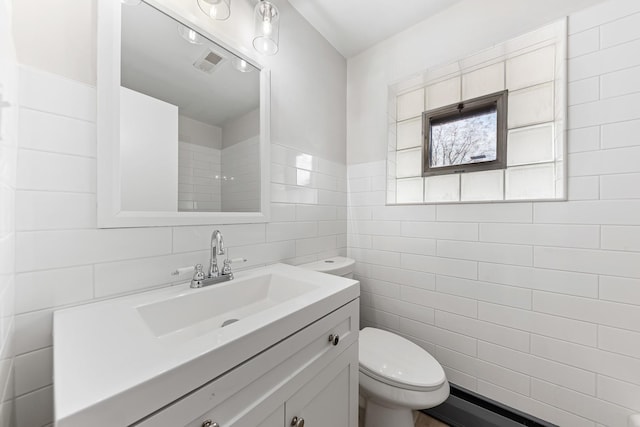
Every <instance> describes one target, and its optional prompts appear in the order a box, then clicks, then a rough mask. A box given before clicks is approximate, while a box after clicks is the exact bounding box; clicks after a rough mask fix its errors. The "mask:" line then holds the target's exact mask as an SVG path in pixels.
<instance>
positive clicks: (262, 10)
mask: <svg viewBox="0 0 640 427" xmlns="http://www.w3.org/2000/svg"><path fill="white" fill-rule="evenodd" d="M254 16H255V18H254V19H255V32H254V36H253V47H254V48H255V49H256V50H257V51H258V52H260V53H262V54H263V55H275V54H276V53H277V52H278V35H279V32H280V12H279V11H278V8H277V7H276V6H275V5H274V4H273V3H271V2H270V1H268V0H259V1H258V4H257V5H256V9H255V13H254Z"/></svg>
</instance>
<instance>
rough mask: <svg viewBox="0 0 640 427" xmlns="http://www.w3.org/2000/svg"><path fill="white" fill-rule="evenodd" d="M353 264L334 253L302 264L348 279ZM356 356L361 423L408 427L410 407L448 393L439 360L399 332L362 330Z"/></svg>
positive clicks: (370, 426) (427, 405)
mask: <svg viewBox="0 0 640 427" xmlns="http://www.w3.org/2000/svg"><path fill="white" fill-rule="evenodd" d="M354 264H355V262H354V261H353V260H352V259H349V258H344V257H335V258H329V259H327V260H321V261H316V262H312V263H308V264H303V265H300V267H302V268H306V269H309V270H316V271H321V272H324V273H328V274H334V275H339V276H344V277H352V276H353V274H352V273H353V266H354ZM359 358H360V360H359V362H360V373H359V381H360V395H361V397H363V398H364V400H365V419H364V426H365V427H412V426H413V412H412V411H413V410H415V409H427V408H432V407H434V406H437V405H439V404H441V403H442V402H444V401H445V400H446V399H447V397H449V382H448V381H447V377H446V375H445V373H444V370H443V369H442V366H440V364H439V363H438V361H437V360H436V359H434V358H433V356H431V355H430V354H429V353H428V352H427V351H426V350H424V349H423V348H422V347H419V346H418V345H416V344H414V343H412V342H411V341H409V340H407V339H405V338H403V337H401V336H399V335H396V334H394V333H391V332H388V331H383V330H381V329H376V328H364V329H362V330H361V331H360V338H359Z"/></svg>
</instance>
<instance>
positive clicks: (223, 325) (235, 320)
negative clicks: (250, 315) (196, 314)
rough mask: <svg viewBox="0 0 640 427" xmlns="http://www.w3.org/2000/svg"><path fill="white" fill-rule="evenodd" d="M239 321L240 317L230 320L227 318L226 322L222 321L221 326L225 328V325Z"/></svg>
mask: <svg viewBox="0 0 640 427" xmlns="http://www.w3.org/2000/svg"><path fill="white" fill-rule="evenodd" d="M237 321H238V319H228V320H225V321H224V322H222V326H221V328H224V327H225V326H227V325H230V324H232V323H236V322H237Z"/></svg>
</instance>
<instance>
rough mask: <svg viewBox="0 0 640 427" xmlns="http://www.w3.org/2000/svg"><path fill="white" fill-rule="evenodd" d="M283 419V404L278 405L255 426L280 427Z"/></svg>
mask: <svg viewBox="0 0 640 427" xmlns="http://www.w3.org/2000/svg"><path fill="white" fill-rule="evenodd" d="M283 419H284V405H282V406H280V407H279V408H278V409H276V410H275V411H274V412H273V413H272V414H271V415H269V416H268V417H267V418H266V419H264V420H263V421H262V422H260V423H258V425H257V426H256V427H282V422H283Z"/></svg>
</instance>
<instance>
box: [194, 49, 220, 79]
mask: <svg viewBox="0 0 640 427" xmlns="http://www.w3.org/2000/svg"><path fill="white" fill-rule="evenodd" d="M223 62H224V58H223V57H222V56H220V55H218V54H217V53H214V52H212V51H210V50H208V49H207V50H205V51H204V53H203V54H202V55H201V56H200V58H198V59H197V60H196V62H194V63H193V66H194V67H196V68H197V69H198V70H200V71H202V72H204V73H207V74H213V72H214V71H215V70H216V69H217V68H218V67H219V66H220V65H222V63H223Z"/></svg>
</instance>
